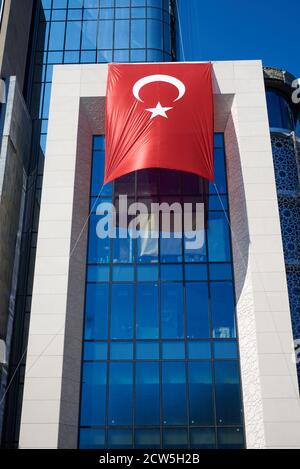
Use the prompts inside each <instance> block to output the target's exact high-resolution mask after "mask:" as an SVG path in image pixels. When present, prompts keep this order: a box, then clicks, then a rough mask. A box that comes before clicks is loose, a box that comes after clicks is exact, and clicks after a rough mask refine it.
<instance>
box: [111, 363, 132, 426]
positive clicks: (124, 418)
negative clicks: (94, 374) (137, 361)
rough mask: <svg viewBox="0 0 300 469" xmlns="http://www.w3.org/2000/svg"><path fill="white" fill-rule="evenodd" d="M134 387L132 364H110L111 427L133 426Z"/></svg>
mask: <svg viewBox="0 0 300 469" xmlns="http://www.w3.org/2000/svg"><path fill="white" fill-rule="evenodd" d="M132 386H133V385H132V363H110V365H109V391H108V424H109V425H132Z"/></svg>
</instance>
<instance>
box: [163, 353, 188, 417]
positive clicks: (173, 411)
mask: <svg viewBox="0 0 300 469" xmlns="http://www.w3.org/2000/svg"><path fill="white" fill-rule="evenodd" d="M162 392H163V396H162V398H163V424H164V425H186V424H187V408H186V405H187V400H186V369H185V363H180V362H178V363H176V362H163V364H162Z"/></svg>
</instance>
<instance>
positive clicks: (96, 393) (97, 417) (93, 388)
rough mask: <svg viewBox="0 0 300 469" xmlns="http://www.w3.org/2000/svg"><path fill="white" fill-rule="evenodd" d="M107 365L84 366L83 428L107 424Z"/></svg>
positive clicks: (89, 364) (93, 364) (81, 422)
mask: <svg viewBox="0 0 300 469" xmlns="http://www.w3.org/2000/svg"><path fill="white" fill-rule="evenodd" d="M106 366H107V365H106V363H89V362H85V363H84V364H83V376H82V394H81V416H80V424H81V425H82V426H96V425H104V424H105V404H106Z"/></svg>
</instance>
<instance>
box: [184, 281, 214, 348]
mask: <svg viewBox="0 0 300 469" xmlns="http://www.w3.org/2000/svg"><path fill="white" fill-rule="evenodd" d="M186 322H187V324H186V325H187V337H188V338H190V339H193V338H206V337H210V321H209V308H208V286H207V283H204V282H203V283H196V282H195V283H187V284H186Z"/></svg>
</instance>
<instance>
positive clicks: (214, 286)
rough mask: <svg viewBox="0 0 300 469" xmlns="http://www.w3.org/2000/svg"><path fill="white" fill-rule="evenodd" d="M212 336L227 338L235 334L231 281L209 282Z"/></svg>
mask: <svg viewBox="0 0 300 469" xmlns="http://www.w3.org/2000/svg"><path fill="white" fill-rule="evenodd" d="M210 291H211V311H212V325H213V337H216V338H221V339H228V338H231V337H235V336H236V330H235V306H234V297H233V286H232V283H231V282H211V284H210Z"/></svg>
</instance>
